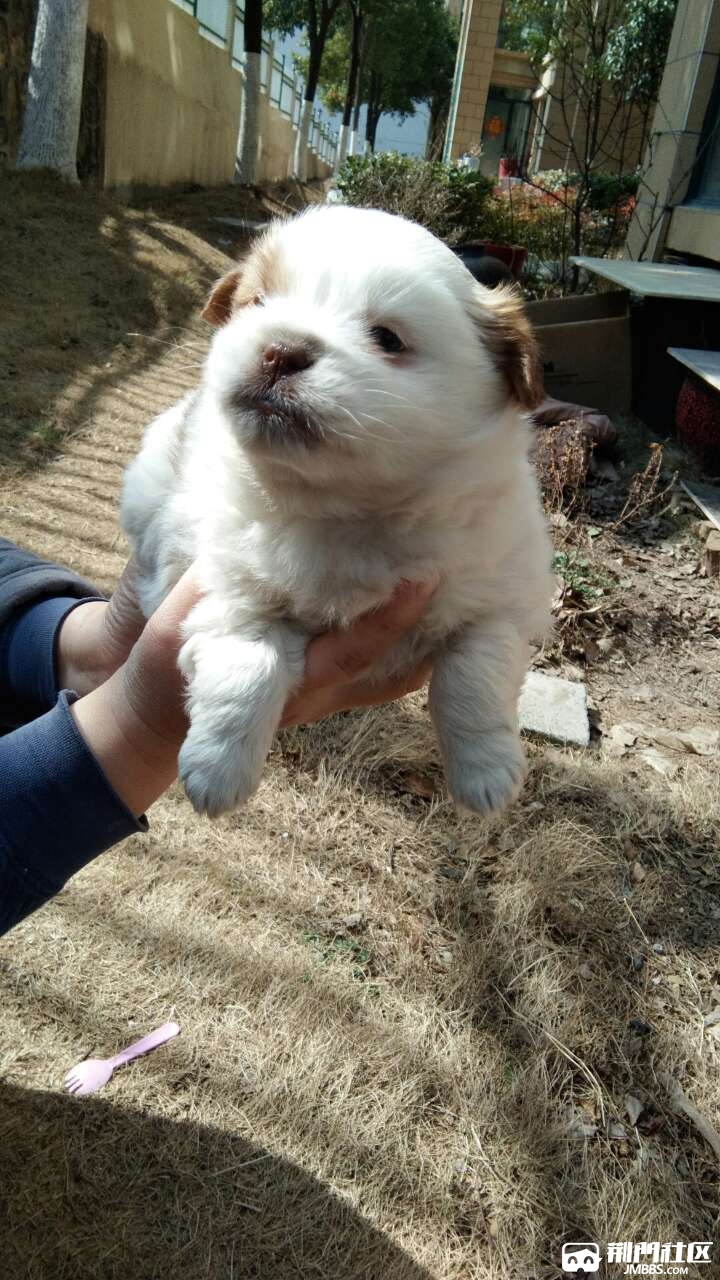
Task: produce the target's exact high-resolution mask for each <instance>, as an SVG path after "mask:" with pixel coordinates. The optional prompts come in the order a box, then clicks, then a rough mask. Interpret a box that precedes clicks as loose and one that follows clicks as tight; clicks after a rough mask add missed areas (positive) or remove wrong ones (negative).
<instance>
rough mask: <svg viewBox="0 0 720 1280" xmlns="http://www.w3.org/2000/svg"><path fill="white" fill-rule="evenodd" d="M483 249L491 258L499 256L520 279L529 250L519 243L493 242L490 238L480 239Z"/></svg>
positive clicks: (516, 277)
mask: <svg viewBox="0 0 720 1280" xmlns="http://www.w3.org/2000/svg"><path fill="white" fill-rule="evenodd" d="M480 243H481V245H482V247H483V249H484V250H485V252H486V253H487V254H488V256H489V257H491V258H499V259H500V261H501V262H504V263H505V266H506V267H509V268H510V270H511V271H512V273H513V275H514V277H515V279H516V280H519V279H520V276H521V275H522V269H523V267H524V266H525V260H526V258H527V254H528V251H527V249H523V247H522V245H519V244H493V243H492V241H490V240H481V241H480Z"/></svg>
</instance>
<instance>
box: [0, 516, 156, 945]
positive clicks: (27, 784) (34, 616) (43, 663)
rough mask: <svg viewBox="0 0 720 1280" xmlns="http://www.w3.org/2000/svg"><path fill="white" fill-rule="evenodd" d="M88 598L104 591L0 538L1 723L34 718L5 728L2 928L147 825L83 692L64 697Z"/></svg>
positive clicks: (0, 753) (0, 795)
mask: <svg viewBox="0 0 720 1280" xmlns="http://www.w3.org/2000/svg"><path fill="white" fill-rule="evenodd" d="M88 599H93V600H97V599H102V597H101V596H99V595H98V593H97V592H96V591H95V590H94V588H93V587H92V586H91V585H90V584H89V583H87V582H84V581H83V579H82V578H78V577H77V576H76V575H75V574H72V573H70V572H69V571H68V570H65V569H61V568H59V567H57V566H56V565H52V564H49V563H48V562H47V561H44V560H40V559H38V557H36V556H33V555H31V554H30V553H29V552H26V551H22V550H20V548H18V547H15V546H13V545H12V543H9V542H6V541H4V540H3V539H0V723H2V724H5V725H9V724H10V725H12V724H16V725H17V724H21V723H22V722H23V721H25V720H29V721H30V723H27V724H22V727H21V728H18V729H15V730H14V732H12V733H9V734H6V736H5V737H0V934H1V933H4V932H6V931H7V930H8V929H9V928H11V927H12V925H14V924H17V922H18V921H19V920H22V919H23V917H24V916H26V915H29V914H30V912H31V911H34V910H35V909H36V908H37V907H39V906H41V904H42V903H43V902H46V901H47V900H48V898H51V897H52V896H53V895H54V894H56V893H57V892H58V891H59V890H60V889H61V888H62V887H63V885H64V884H65V882H66V881H67V880H68V878H69V877H70V876H71V875H73V873H74V872H75V871H78V870H79V869H80V868H81V867H83V866H85V865H86V863H88V862H90V861H92V859H93V858H95V857H97V855H98V854H99V853H103V852H104V851H105V850H106V849H110V848H111V847H112V846H113V845H115V844H117V843H118V842H119V841H120V840H124V839H125V837H126V836H129V835H132V833H133V832H136V831H146V830H147V822H146V821H145V819H144V818H141V819H140V820H136V819H135V818H134V817H133V815H132V814H131V813H130V812H129V810H128V809H127V808H126V807H125V805H124V804H123V803H122V801H121V800H120V798H119V797H118V796H117V795H116V794H115V792H114V791H113V789H112V787H111V786H110V784H109V782H108V780H107V778H106V777H105V774H104V773H103V771H102V769H101V768H100V765H99V764H98V762H97V761H96V759H95V757H94V756H93V754H92V752H91V751H90V750H89V749H88V747H87V746H86V744H85V740H84V739H83V737H82V734H81V733H80V731H79V729H78V728H77V726H76V724H75V721H74V719H73V717H72V714H71V712H70V709H69V702H72V701H73V699H74V695H73V694H69V695H68V694H62V695H61V696H60V698H59V699H58V692H59V691H58V689H57V681H56V672H55V640H56V636H57V632H58V628H59V626H60V623H61V622H62V620H63V619H64V618H65V617H66V616H67V614H68V613H69V611H70V610H71V609H74V608H75V607H76V606H77V605H78V604H80V603H82V602H83V601H85V600H88ZM49 708H52V709H49ZM43 712H45V714H42V713H43ZM33 717H39V718H33Z"/></svg>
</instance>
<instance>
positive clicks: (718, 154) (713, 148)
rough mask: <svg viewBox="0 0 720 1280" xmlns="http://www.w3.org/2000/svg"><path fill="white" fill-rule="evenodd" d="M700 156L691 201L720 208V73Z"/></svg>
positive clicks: (701, 139) (691, 190) (691, 189)
mask: <svg viewBox="0 0 720 1280" xmlns="http://www.w3.org/2000/svg"><path fill="white" fill-rule="evenodd" d="M698 156H699V160H698V164H697V166H696V168H695V173H694V174H693V179H692V182H691V184H690V199H691V200H693V201H696V202H697V203H698V204H713V205H715V204H716V205H719V206H720V72H718V74H717V76H716V78H715V87H714V89H713V91H712V93H711V95H710V103H709V105H708V109H707V114H706V116H705V124H704V125H703V131H702V134H701V137H700V146H699V148H698Z"/></svg>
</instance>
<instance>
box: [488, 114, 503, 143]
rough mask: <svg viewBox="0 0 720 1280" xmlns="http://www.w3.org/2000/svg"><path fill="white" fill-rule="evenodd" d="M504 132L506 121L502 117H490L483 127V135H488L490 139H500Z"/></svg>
mask: <svg viewBox="0 0 720 1280" xmlns="http://www.w3.org/2000/svg"><path fill="white" fill-rule="evenodd" d="M504 132H505V121H504V120H503V118H502V116H490V118H489V119H488V120H486V121H485V124H484V125H483V133H486V134H487V136H488V138H499V137H500V134H501V133H504Z"/></svg>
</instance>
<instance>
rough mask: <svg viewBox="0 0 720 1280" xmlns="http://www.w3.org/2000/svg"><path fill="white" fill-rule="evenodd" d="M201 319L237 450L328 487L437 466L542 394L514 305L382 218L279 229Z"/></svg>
mask: <svg viewBox="0 0 720 1280" xmlns="http://www.w3.org/2000/svg"><path fill="white" fill-rule="evenodd" d="M203 315H204V317H205V319H207V320H208V321H210V323H211V324H214V325H216V326H218V332H217V334H216V336H215V338H214V340H213V345H212V349H211V353H210V357H209V360H208V365H207V372H206V383H207V387H208V389H209V391H210V393H211V395H212V396H213V397H214V399H215V401H216V402H217V404H218V405H219V406H220V408H221V410H222V412H223V413H224V414H225V415H227V417H228V419H229V420H230V422H231V424H232V428H233V430H234V431H235V433H236V435H237V437H238V438H239V440H240V442H241V444H242V445H243V446H244V447H245V448H246V449H247V450H249V451H255V452H261V453H263V454H265V455H269V456H272V457H275V458H277V459H282V460H284V461H286V462H290V463H291V465H293V466H294V467H296V468H300V469H302V470H307V471H312V470H314V471H316V472H318V473H320V472H322V474H323V475H324V476H327V475H331V474H332V475H335V476H342V474H343V469H345V471H346V472H347V468H348V467H349V466H352V467H353V468H362V471H363V473H364V474H365V475H366V476H367V477H368V478H372V477H376V478H383V477H384V476H388V477H389V476H390V475H391V474H392V473H393V472H397V469H398V468H401V469H403V470H404V471H406V472H408V471H410V472H412V471H414V470H419V469H427V467H428V465H431V464H433V463H438V462H440V461H442V459H443V458H444V457H445V456H447V455H448V453H449V452H450V451H453V450H454V451H458V450H463V449H466V448H470V449H471V448H472V447H473V443H474V442H476V441H477V439H478V438H480V437H482V436H483V435H487V434H488V433H491V432H492V431H495V430H498V429H500V426H501V425H502V424H504V426H505V428H506V429H512V416H513V415H512V410H513V409H515V410H516V411H517V409H524V408H530V407H532V406H533V405H534V404H536V403H537V401H538V400H539V398H540V394H541V388H540V382H539V374H538V365H537V359H536V354H535V346H534V342H533V338H532V334H531V330H530V326H529V324H528V322H527V320H526V318H525V316H524V313H523V308H522V303H521V301H520V300H519V298H518V297H517V296H516V295H515V293H514V292H513V291H512V290H508V289H501V290H495V291H491V290H488V289H485V288H484V287H483V286H482V285H479V284H477V283H476V282H475V281H474V280H473V278H472V276H471V275H470V272H469V271H467V270H466V268H465V267H464V266H463V264H462V263H461V262H460V261H459V259H458V258H457V257H456V256H455V254H453V253H452V251H451V250H450V249H448V248H447V246H445V245H444V244H442V243H441V242H440V241H439V240H437V239H436V238H435V237H434V236H432V235H431V234H430V233H429V232H428V231H425V230H424V229H423V228H421V227H419V226H417V225H416V224H415V223H411V222H407V221H406V220H405V219H402V218H397V217H393V216H391V215H390V214H385V213H380V212H379V211H377V210H365V209H354V208H345V207H342V206H340V207H338V206H334V207H329V208H328V207H323V208H320V209H312V210H310V211H308V212H307V213H304V214H302V215H301V216H300V217H298V218H295V219H293V220H291V221H288V222H282V223H277V224H275V225H274V226H273V227H271V229H270V230H269V231H268V232H267V233H266V234H265V235H264V236H263V237H262V238H261V239H260V240H259V241H258V242H257V243H256V245H255V246H254V248H253V249H252V250H251V252H250V253H249V255H248V257H247V259H246V260H245V261H244V262H242V263H241V264H240V265H239V266H238V267H237V268H236V269H235V270H234V271H231V272H230V273H229V274H228V275H227V276H225V277H224V278H223V279H222V280H220V281H219V282H218V283H217V284H216V286H215V288H214V289H213V291H212V293H211V294H210V297H209V299H208V302H207V305H206V307H205V310H204V312H203Z"/></svg>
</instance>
